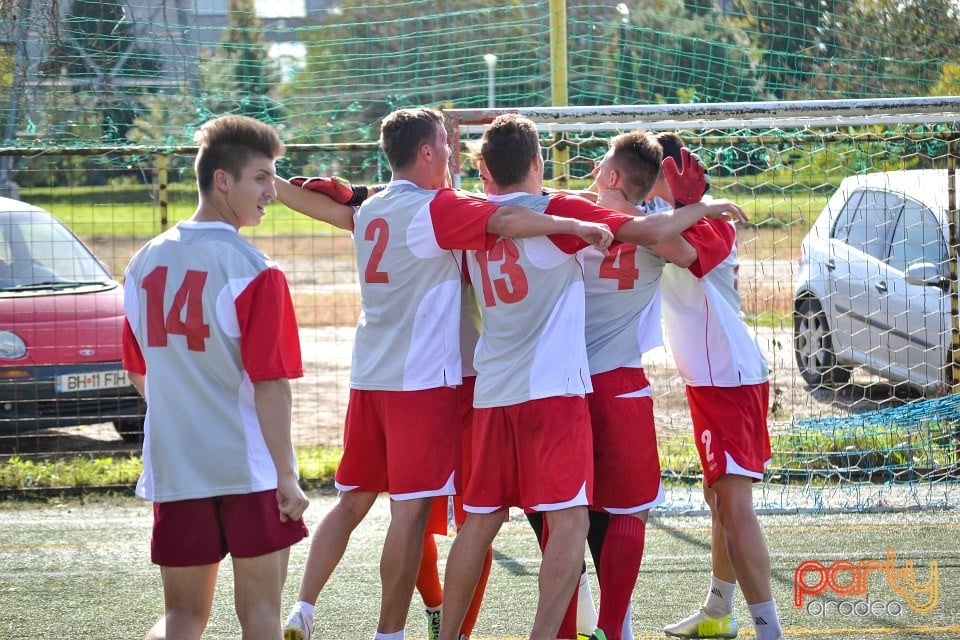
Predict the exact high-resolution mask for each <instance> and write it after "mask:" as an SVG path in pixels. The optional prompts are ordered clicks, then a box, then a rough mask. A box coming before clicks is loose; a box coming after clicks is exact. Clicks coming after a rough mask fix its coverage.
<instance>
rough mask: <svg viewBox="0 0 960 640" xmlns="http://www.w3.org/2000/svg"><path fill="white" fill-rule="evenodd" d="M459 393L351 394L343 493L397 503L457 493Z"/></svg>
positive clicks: (340, 479)
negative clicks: (384, 495) (383, 497)
mask: <svg viewBox="0 0 960 640" xmlns="http://www.w3.org/2000/svg"><path fill="white" fill-rule="evenodd" d="M459 411H460V409H459V390H458V389H457V388H456V387H437V388H434V389H425V390H423V391H364V390H358V389H351V390H350V401H349V404H348V405H347V417H346V425H345V427H344V434H343V457H342V458H341V459H340V465H339V466H338V467H337V473H336V476H335V478H334V479H335V481H336V486H337V489H339V490H340V491H353V490H357V491H372V492H374V493H381V492H384V491H386V492H389V493H390V497H391V498H393V499H394V500H411V499H415V498H432V497H434V496H443V495H452V494H453V493H454V492H455V483H456V481H457V476H458V475H459V474H458V473H457V471H458V470H459V468H460V439H461V437H462V434H461V431H462V429H461V426H460V417H459V416H460V414H459Z"/></svg>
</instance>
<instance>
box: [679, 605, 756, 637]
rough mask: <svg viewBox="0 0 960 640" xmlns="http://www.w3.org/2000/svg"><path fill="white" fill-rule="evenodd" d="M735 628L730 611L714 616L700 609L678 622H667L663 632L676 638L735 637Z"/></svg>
mask: <svg viewBox="0 0 960 640" xmlns="http://www.w3.org/2000/svg"><path fill="white" fill-rule="evenodd" d="M737 628H738V627H737V620H736V618H734V617H733V614H732V613H728V614H726V615H723V616H720V617H719V618H714V617H713V616H711V615H709V614H708V613H707V612H706V611H704V610H703V609H701V610H700V611H698V612H696V613H695V614H693V615H691V616H689V617H686V618H684V619H683V620H681V621H680V622H675V623H673V624H668V625H667V626H665V627H664V628H663V632H664V633H665V634H667V635H668V636H674V637H676V638H736V637H737Z"/></svg>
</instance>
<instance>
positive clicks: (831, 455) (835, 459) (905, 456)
mask: <svg viewBox="0 0 960 640" xmlns="http://www.w3.org/2000/svg"><path fill="white" fill-rule="evenodd" d="M956 428H957V425H956V422H955V421H951V420H946V421H940V420H931V421H925V422H922V423H920V424H917V425H913V426H911V427H902V426H896V425H890V424H865V425H858V426H852V427H847V428H842V427H841V428H835V429H832V430H817V429H814V428H801V429H796V430H794V431H791V432H789V433H784V434H780V435H779V436H777V437H776V438H775V439H774V442H773V443H771V448H772V449H773V452H774V453H773V462H772V463H771V472H772V473H775V474H780V475H781V476H783V477H785V478H788V479H789V478H806V477H810V476H816V477H819V478H821V479H832V480H836V479H841V480H855V481H869V482H889V481H908V480H916V479H917V478H919V477H923V478H926V479H928V480H933V479H936V478H942V477H946V476H950V475H954V474H956V473H957V472H958V471H960V456H958V452H960V449H958V446H960V441H958V439H957V431H956Z"/></svg>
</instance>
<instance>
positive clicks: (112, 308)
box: [0, 198, 146, 442]
mask: <svg viewBox="0 0 960 640" xmlns="http://www.w3.org/2000/svg"><path fill="white" fill-rule="evenodd" d="M122 327H123V287H122V286H121V285H120V283H119V282H117V281H116V280H114V279H113V278H112V277H111V275H110V273H109V271H108V270H107V268H106V267H105V266H104V265H103V263H102V262H100V260H98V259H97V258H96V256H94V255H93V253H92V252H91V251H90V249H89V248H87V246H86V245H84V244H83V242H81V241H80V239H79V238H77V237H76V236H75V235H74V234H73V232H71V231H70V230H69V229H68V228H67V227H66V226H65V225H64V224H63V223H62V222H60V221H59V220H57V219H56V218H55V217H53V216H52V215H51V214H49V213H47V212H46V211H44V210H43V209H40V208H38V207H34V206H32V205H29V204H26V203H23V202H19V201H17V200H11V199H9V198H0V434H3V435H11V434H21V433H29V432H33V431H36V430H37V429H48V428H53V427H64V426H73V425H79V424H91V423H98V422H112V423H113V425H114V427H115V428H116V430H117V431H118V432H119V433H120V435H121V436H123V438H124V440H127V441H130V442H138V441H140V440H141V439H142V436H143V416H144V413H145V411H146V405H145V403H144V402H143V400H142V398H141V397H140V395H139V394H138V393H137V391H136V389H134V387H133V386H132V385H131V384H130V382H129V380H128V379H127V375H126V372H125V371H124V370H123V367H122V365H121V362H120V342H121V335H122Z"/></svg>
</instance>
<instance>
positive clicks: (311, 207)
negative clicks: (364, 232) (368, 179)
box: [275, 177, 354, 231]
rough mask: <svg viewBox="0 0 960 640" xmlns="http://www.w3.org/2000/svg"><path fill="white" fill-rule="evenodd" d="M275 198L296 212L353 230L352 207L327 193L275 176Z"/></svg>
mask: <svg viewBox="0 0 960 640" xmlns="http://www.w3.org/2000/svg"><path fill="white" fill-rule="evenodd" d="M275 184H276V187H277V200H279V201H280V202H281V203H283V204H284V205H286V206H287V207H289V208H290V209H293V210H294V211H296V212H297V213H302V214H303V215H305V216H308V217H310V218H313V219H314V220H319V221H320V222H326V223H327V224H330V225H333V226H335V227H337V228H340V229H346V230H347V231H352V230H353V212H354V210H353V207H352V206H350V205H346V204H341V203H339V202H337V201H335V200H334V199H333V198H331V197H330V196H329V195H327V194H325V193H323V192H320V191H313V190H311V189H307V188H302V187H299V186H296V185H294V184H292V183H291V182H290V181H289V180H285V179H284V178H280V177H277V178H276V181H275Z"/></svg>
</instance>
